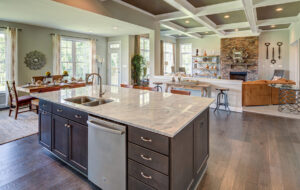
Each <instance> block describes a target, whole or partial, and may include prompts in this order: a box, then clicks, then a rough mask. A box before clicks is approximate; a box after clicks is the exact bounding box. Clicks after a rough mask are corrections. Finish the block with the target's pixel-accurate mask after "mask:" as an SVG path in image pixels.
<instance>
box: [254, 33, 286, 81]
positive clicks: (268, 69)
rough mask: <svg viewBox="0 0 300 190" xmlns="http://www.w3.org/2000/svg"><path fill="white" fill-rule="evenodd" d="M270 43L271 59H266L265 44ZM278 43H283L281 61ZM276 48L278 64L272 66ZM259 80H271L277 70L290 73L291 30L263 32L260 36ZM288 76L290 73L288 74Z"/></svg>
mask: <svg viewBox="0 0 300 190" xmlns="http://www.w3.org/2000/svg"><path fill="white" fill-rule="evenodd" d="M266 42H269V43H271V45H270V46H269V59H266V46H265V43H266ZM277 42H283V45H282V46H281V57H282V58H281V59H278V46H277ZM273 47H274V48H275V60H276V63H275V64H272V63H271V59H272V48H273ZM258 62H259V64H258V78H259V79H265V80H270V79H271V78H272V76H273V73H274V70H275V69H283V70H286V71H287V72H288V71H289V30H279V31H270V32H262V33H261V35H260V36H259V59H258ZM287 74H288V73H287Z"/></svg>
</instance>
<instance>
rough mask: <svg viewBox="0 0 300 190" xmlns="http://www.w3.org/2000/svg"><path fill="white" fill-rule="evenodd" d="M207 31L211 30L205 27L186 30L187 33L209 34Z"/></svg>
mask: <svg viewBox="0 0 300 190" xmlns="http://www.w3.org/2000/svg"><path fill="white" fill-rule="evenodd" d="M209 31H211V30H210V29H209V28H207V27H205V26H202V27H195V28H187V29H186V32H187V33H196V32H209Z"/></svg>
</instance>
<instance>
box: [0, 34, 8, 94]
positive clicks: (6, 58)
mask: <svg viewBox="0 0 300 190" xmlns="http://www.w3.org/2000/svg"><path fill="white" fill-rule="evenodd" d="M0 33H1V34H4V38H5V59H4V64H5V69H6V71H5V72H6V76H5V78H6V80H8V69H9V68H8V51H7V46H8V44H7V43H8V42H7V34H6V32H5V30H4V29H0ZM3 82H4V86H6V84H5V81H3ZM6 91H7V89H6V88H5V89H4V90H3V91H0V92H1V93H3V92H6Z"/></svg>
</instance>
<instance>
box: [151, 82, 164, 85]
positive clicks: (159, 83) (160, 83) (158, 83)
mask: <svg viewBox="0 0 300 190" xmlns="http://www.w3.org/2000/svg"><path fill="white" fill-rule="evenodd" d="M153 84H156V85H162V84H163V83H162V82H153Z"/></svg>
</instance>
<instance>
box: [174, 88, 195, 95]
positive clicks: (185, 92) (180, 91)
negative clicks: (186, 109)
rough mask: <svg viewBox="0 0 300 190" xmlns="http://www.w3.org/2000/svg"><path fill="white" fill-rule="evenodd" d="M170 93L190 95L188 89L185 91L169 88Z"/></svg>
mask: <svg viewBox="0 0 300 190" xmlns="http://www.w3.org/2000/svg"><path fill="white" fill-rule="evenodd" d="M171 93H172V94H179V95H188V96H190V95H191V92H190V91H185V90H173V89H172V90H171Z"/></svg>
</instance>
